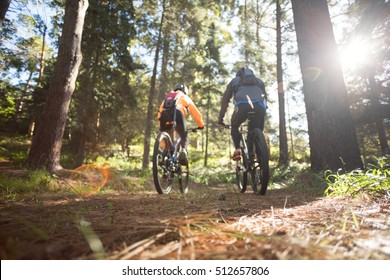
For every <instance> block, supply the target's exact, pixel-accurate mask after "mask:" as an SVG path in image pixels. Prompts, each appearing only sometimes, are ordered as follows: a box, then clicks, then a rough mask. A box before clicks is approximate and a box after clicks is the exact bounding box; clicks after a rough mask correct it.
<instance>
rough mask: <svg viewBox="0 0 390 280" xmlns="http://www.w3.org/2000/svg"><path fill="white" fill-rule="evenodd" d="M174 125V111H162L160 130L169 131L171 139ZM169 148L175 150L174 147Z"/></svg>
mask: <svg viewBox="0 0 390 280" xmlns="http://www.w3.org/2000/svg"><path fill="white" fill-rule="evenodd" d="M172 125H173V111H172V110H164V111H162V112H161V116H160V131H165V132H168V134H169V136H170V137H171V139H173V138H172V137H173V135H172ZM169 148H170V150H171V151H172V150H173V147H169Z"/></svg>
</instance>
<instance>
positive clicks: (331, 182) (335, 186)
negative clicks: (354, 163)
mask: <svg viewBox="0 0 390 280" xmlns="http://www.w3.org/2000/svg"><path fill="white" fill-rule="evenodd" d="M325 179H326V182H327V183H328V188H327V189H326V191H325V195H329V196H352V197H357V196H360V195H362V194H368V195H372V196H383V195H386V194H389V193H390V158H389V157H383V158H378V159H377V163H376V164H372V165H370V166H369V167H368V168H367V170H365V171H363V170H353V171H351V172H347V173H343V172H340V171H338V172H336V173H333V172H330V171H327V172H326V173H325Z"/></svg>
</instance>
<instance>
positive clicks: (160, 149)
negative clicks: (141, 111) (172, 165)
mask: <svg viewBox="0 0 390 280" xmlns="http://www.w3.org/2000/svg"><path fill="white" fill-rule="evenodd" d="M171 143H172V141H171V137H170V136H169V134H168V133H166V132H161V133H159V135H158V136H157V137H156V142H155V144H154V149H153V181H154V187H155V188H156V190H157V192H158V193H159V194H168V193H170V192H171V190H172V184H173V178H172V177H173V176H172V175H173V173H172V171H169V166H168V164H169V163H167V162H168V159H169V157H170V154H169V152H168V151H169V150H170V149H171Z"/></svg>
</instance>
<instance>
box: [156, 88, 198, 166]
mask: <svg viewBox="0 0 390 280" xmlns="http://www.w3.org/2000/svg"><path fill="white" fill-rule="evenodd" d="M175 111H176V127H175V130H176V132H177V133H178V134H179V136H180V138H181V140H180V145H181V147H182V150H181V152H180V154H179V162H180V164H183V165H186V164H187V163H188V159H187V145H188V138H187V131H186V130H187V124H186V117H187V114H188V111H189V112H190V114H191V116H192V117H193V118H194V120H195V121H196V123H197V124H198V128H199V129H203V128H204V123H203V119H202V114H201V113H200V111H199V110H198V108H197V107H196V106H195V104H194V102H193V101H192V99H191V98H190V97H189V96H188V88H187V87H186V86H185V85H183V84H177V85H176V86H175V88H174V90H173V91H170V92H168V94H167V97H166V98H165V100H164V101H163V102H162V103H161V105H160V109H159V110H158V113H157V119H158V120H159V123H160V131H167V130H170V129H171V128H172V125H173V119H174V114H175Z"/></svg>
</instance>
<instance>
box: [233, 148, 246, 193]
mask: <svg viewBox="0 0 390 280" xmlns="http://www.w3.org/2000/svg"><path fill="white" fill-rule="evenodd" d="M241 151H242V152H241V155H242V159H241V160H239V161H237V164H236V184H237V187H238V190H239V191H240V192H242V193H244V192H246V186H247V184H248V169H247V166H248V157H247V154H246V152H245V149H241Z"/></svg>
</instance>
